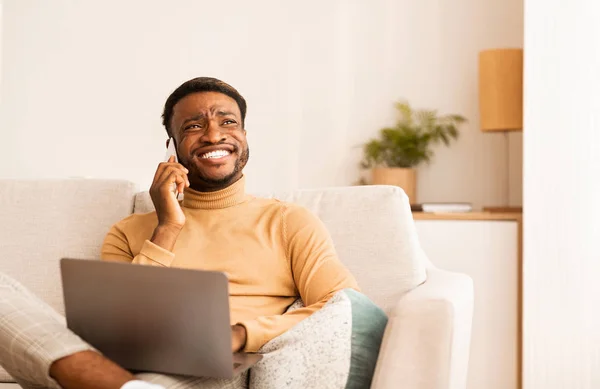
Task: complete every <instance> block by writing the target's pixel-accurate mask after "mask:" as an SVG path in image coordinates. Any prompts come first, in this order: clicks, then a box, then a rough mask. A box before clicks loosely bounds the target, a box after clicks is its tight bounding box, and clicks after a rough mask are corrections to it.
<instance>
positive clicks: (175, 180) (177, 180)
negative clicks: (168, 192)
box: [166, 170, 187, 193]
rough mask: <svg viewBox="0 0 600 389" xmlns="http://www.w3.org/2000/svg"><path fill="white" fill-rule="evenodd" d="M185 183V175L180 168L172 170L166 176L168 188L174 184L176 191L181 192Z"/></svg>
mask: <svg viewBox="0 0 600 389" xmlns="http://www.w3.org/2000/svg"><path fill="white" fill-rule="evenodd" d="M186 183H187V177H186V176H185V174H183V173H182V172H181V171H180V170H173V171H171V174H169V176H168V177H167V182H166V184H168V187H169V189H171V188H172V185H173V184H175V185H176V186H177V192H179V193H183V189H185V186H186Z"/></svg>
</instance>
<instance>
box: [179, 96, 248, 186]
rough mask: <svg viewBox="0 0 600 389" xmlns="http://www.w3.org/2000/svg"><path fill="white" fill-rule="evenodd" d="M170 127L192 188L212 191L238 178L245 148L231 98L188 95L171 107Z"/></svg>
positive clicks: (244, 134)
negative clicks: (187, 171)
mask: <svg viewBox="0 0 600 389" xmlns="http://www.w3.org/2000/svg"><path fill="white" fill-rule="evenodd" d="M170 128H171V133H172V134H173V137H174V138H175V142H176V144H177V154H178V157H179V162H180V163H181V164H182V165H183V166H185V167H186V168H187V169H188V170H189V173H188V178H189V180H190V186H191V188H192V189H195V190H199V191H215V190H219V189H223V188H226V187H228V186H229V185H231V184H232V183H234V182H236V181H237V180H239V179H240V178H241V177H242V169H243V168H244V166H246V163H247V162H248V157H249V149H248V143H247V141H246V130H244V127H243V124H242V115H241V113H240V109H239V107H238V105H237V103H236V101H235V100H234V99H232V98H231V97H229V96H227V95H225V94H222V93H219V92H199V93H192V94H189V95H187V96H185V97H184V98H182V99H181V100H179V101H178V102H177V104H175V107H174V108H173V117H172V119H171V125H170Z"/></svg>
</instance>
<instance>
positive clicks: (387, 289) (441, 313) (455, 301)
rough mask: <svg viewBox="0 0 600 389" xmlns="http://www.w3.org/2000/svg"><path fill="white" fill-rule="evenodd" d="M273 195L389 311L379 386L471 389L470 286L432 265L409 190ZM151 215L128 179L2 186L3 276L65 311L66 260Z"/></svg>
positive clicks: (91, 253)
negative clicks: (309, 218)
mask: <svg viewBox="0 0 600 389" xmlns="http://www.w3.org/2000/svg"><path fill="white" fill-rule="evenodd" d="M273 196H274V197H277V198H280V199H282V200H286V201H293V202H296V203H299V204H302V205H304V206H306V207H307V208H309V209H311V210H312V211H313V212H315V213H316V214H317V215H318V216H319V217H320V218H321V219H322V220H323V222H324V223H325V224H326V225H327V227H328V228H329V231H330V232H331V235H332V238H333V240H334V242H335V245H336V247H337V250H338V253H339V256H340V258H341V260H342V261H343V262H344V263H345V264H346V266H348V268H349V269H350V270H351V271H352V272H353V274H354V275H355V276H356V278H357V280H358V282H359V285H360V286H361V288H362V290H363V292H364V293H365V294H367V295H368V296H369V297H370V298H371V299H372V300H373V301H374V302H375V303H377V304H378V305H380V306H381V307H382V308H384V309H385V311H386V312H387V313H388V314H389V318H390V320H389V323H388V325H387V328H386V333H385V336H384V339H383V344H382V347H381V351H380V355H379V359H378V362H377V368H376V371H375V377H374V380H373V384H372V388H376V389H396V388H400V387H401V388H404V389H413V388H414V389H417V388H418V389H450V388H452V389H459V388H460V389H464V388H465V387H466V377H467V365H468V358H469V351H468V350H469V342H470V334H471V320H472V310H473V286H472V281H471V279H470V278H469V277H467V276H466V275H463V274H456V273H450V272H446V271H443V270H439V269H436V268H435V267H434V266H433V265H432V264H431V263H429V261H428V260H427V258H426V256H425V254H424V253H423V252H422V250H421V248H420V246H419V241H418V238H417V234H416V231H415V226H414V223H413V220H412V214H411V211H410V206H409V203H408V199H407V197H406V195H405V194H404V192H403V191H402V190H401V189H399V188H396V187H389V186H361V187H348V188H330V189H323V190H302V191H296V192H293V193H287V194H286V193H282V194H275V195H273ZM151 210H152V202H151V201H150V198H149V196H148V194H147V192H145V193H138V194H136V188H135V185H134V184H132V183H130V182H126V181H114V180H40V181H19V180H0V221H1V223H0V271H1V272H4V273H6V274H8V275H10V276H12V277H14V278H16V279H17V280H19V281H20V282H22V283H23V284H24V285H25V286H27V287H28V288H30V289H31V290H32V291H33V292H34V293H36V294H38V295H39V296H40V297H41V298H43V299H44V300H45V301H46V302H48V303H49V304H50V305H51V306H53V307H54V308H55V309H56V310H57V311H59V312H61V313H63V312H64V309H63V303H62V291H61V285H60V277H59V271H58V261H59V259H60V258H62V257H70V258H86V259H98V258H99V253H100V246H101V243H102V240H103V238H104V235H105V233H106V232H107V231H108V229H109V227H110V226H111V225H112V224H113V223H115V222H117V221H119V220H120V219H122V218H124V217H125V216H127V215H128V214H130V213H131V212H148V211H151ZM1 382H4V383H1ZM11 382H12V379H11V378H10V376H8V374H6V373H5V372H4V371H2V370H0V388H1V389H4V388H18V387H19V386H18V385H17V384H15V383H11Z"/></svg>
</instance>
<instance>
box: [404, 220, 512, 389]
mask: <svg viewBox="0 0 600 389" xmlns="http://www.w3.org/2000/svg"><path fill="white" fill-rule="evenodd" d="M414 218H415V223H416V226H417V231H418V233H419V239H420V241H421V246H422V247H423V249H424V250H425V253H426V254H427V256H428V257H429V259H430V260H431V262H433V264H435V265H436V266H438V267H440V268H442V269H447V270H451V271H457V272H461V273H465V274H468V275H469V276H471V277H472V278H473V282H474V287H475V304H474V312H473V331H472V338H471V350H470V351H471V353H470V361H469V376H468V386H467V387H468V389H481V388H485V389H518V388H520V381H521V379H520V376H521V368H520V366H521V361H520V358H521V352H520V350H521V340H520V336H521V324H520V323H521V313H520V311H521V303H520V298H521V292H520V291H521V286H520V285H521V281H520V280H521V255H520V251H521V215H520V214H488V213H469V214H456V215H452V214H445V215H436V214H423V213H415V214H414Z"/></svg>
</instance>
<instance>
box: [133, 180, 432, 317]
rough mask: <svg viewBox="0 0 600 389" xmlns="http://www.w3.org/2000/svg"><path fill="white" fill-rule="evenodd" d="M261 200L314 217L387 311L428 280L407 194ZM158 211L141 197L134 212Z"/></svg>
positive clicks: (351, 190)
mask: <svg viewBox="0 0 600 389" xmlns="http://www.w3.org/2000/svg"><path fill="white" fill-rule="evenodd" d="M257 196H259V197H269V198H271V197H273V198H277V199H280V200H282V201H288V202H293V203H297V204H300V205H302V206H304V207H306V208H308V209H309V210H311V211H312V212H313V213H315V214H316V215H317V216H318V217H319V218H320V219H321V220H322V221H323V222H324V223H325V225H326V226H327V228H328V230H329V232H330V234H331V237H332V239H333V242H334V244H335V246H336V249H337V252H338V255H339V256H340V259H341V260H342V262H343V263H344V264H345V265H346V266H347V267H348V268H349V269H350V271H351V272H352V274H354V275H355V277H356V278H357V281H358V284H359V286H360V287H361V289H362V291H363V292H364V293H365V294H366V295H367V296H369V297H370V298H371V299H372V300H373V301H374V302H375V303H377V304H378V305H379V306H381V307H382V308H384V309H386V310H387V309H389V308H391V306H392V305H393V304H394V303H395V302H397V301H398V298H399V297H400V296H401V295H402V294H404V293H406V292H407V291H409V290H411V289H412V288H414V287H416V286H417V285H419V284H420V283H422V282H424V281H425V277H426V275H425V266H426V262H427V261H426V259H425V256H424V254H423V251H422V250H421V247H420V245H419V240H418V238H417V232H416V229H415V225H414V222H413V218H412V213H411V210H410V205H409V201H408V197H407V196H406V194H405V193H404V192H403V191H402V189H400V188H398V187H392V186H356V187H338V188H330V189H320V190H298V191H294V192H289V193H273V194H266V195H264V194H263V195H260V194H258V195H257ZM153 210H154V206H153V204H152V200H151V199H150V195H149V194H148V192H142V193H139V194H137V195H136V198H135V206H134V212H136V213H145V212H151V211H153Z"/></svg>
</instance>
